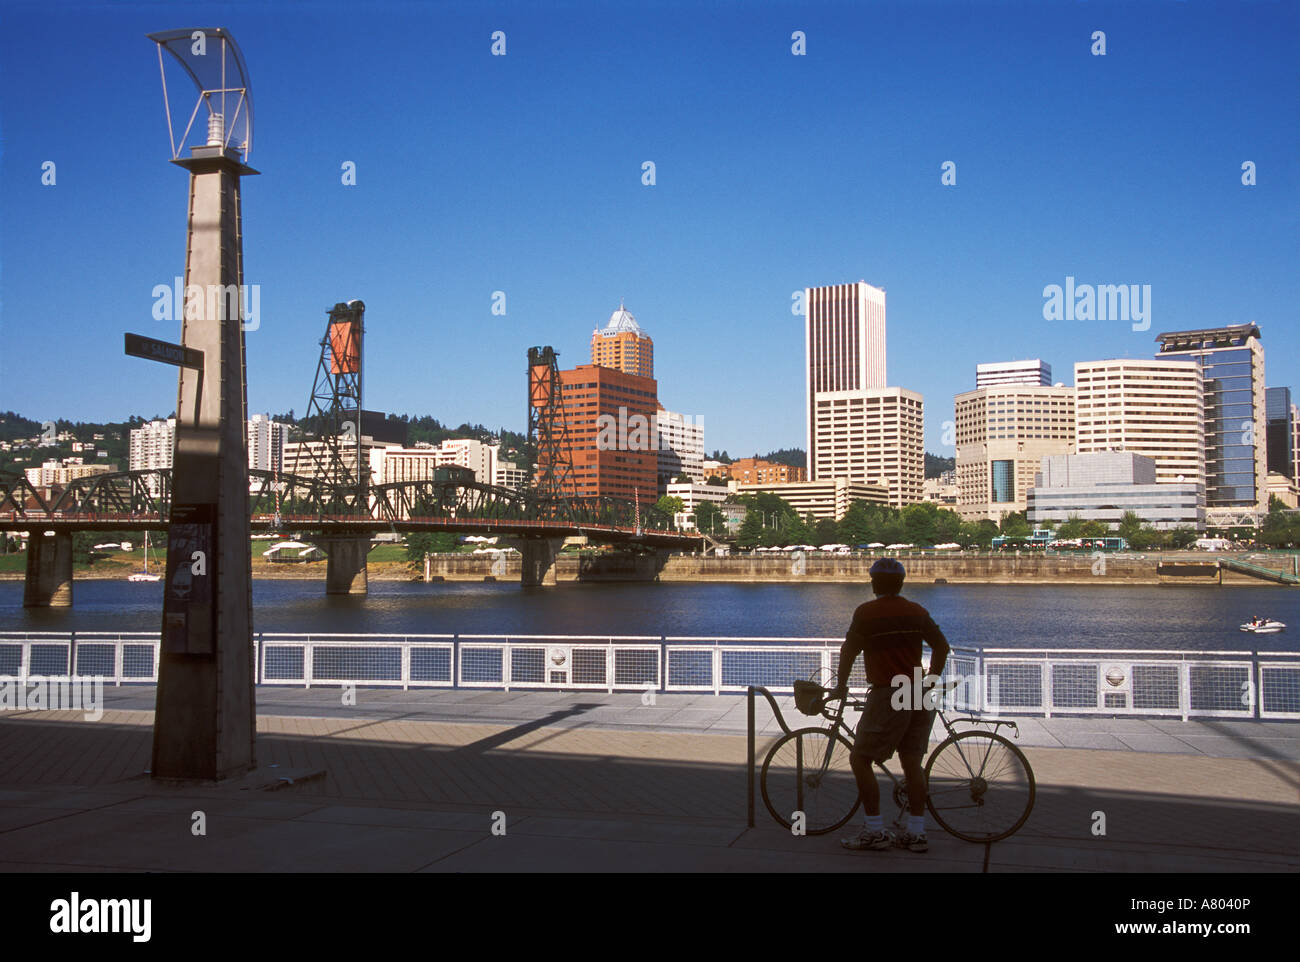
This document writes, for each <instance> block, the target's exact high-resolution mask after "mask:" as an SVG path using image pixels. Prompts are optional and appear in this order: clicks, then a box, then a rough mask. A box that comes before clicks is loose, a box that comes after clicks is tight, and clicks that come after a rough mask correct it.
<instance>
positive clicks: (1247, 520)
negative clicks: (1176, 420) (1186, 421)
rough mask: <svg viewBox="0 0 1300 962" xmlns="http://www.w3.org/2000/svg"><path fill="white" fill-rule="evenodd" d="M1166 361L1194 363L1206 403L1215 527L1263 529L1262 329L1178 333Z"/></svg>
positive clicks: (1165, 339) (1208, 507) (1209, 503)
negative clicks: (1243, 526) (1259, 524)
mask: <svg viewBox="0 0 1300 962" xmlns="http://www.w3.org/2000/svg"><path fill="white" fill-rule="evenodd" d="M1156 340H1157V341H1158V342H1159V344H1160V350H1159V353H1158V354H1157V355H1156V356H1157V358H1158V359H1160V360H1188V361H1194V362H1196V364H1198V365H1199V366H1200V368H1201V377H1202V384H1203V395H1204V398H1205V511H1206V521H1207V523H1208V524H1210V525H1212V526H1220V525H1237V524H1252V525H1253V524H1257V523H1258V522H1259V521H1260V520H1262V516H1263V514H1264V513H1266V512H1267V511H1268V450H1267V447H1268V446H1267V440H1266V439H1267V430H1266V427H1267V421H1266V416H1265V403H1264V402H1265V391H1264V348H1263V345H1262V344H1261V343H1260V334H1259V327H1258V326H1256V325H1255V324H1235V325H1231V326H1228V327H1216V328H1201V329H1197V330H1191V331H1172V332H1169V333H1165V334H1160V335H1158V336H1157V337H1156Z"/></svg>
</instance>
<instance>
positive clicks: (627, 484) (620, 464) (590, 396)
mask: <svg viewBox="0 0 1300 962" xmlns="http://www.w3.org/2000/svg"><path fill="white" fill-rule="evenodd" d="M559 374H560V385H561V392H562V397H563V402H564V418H565V427H566V429H567V431H568V436H569V443H570V446H571V447H570V451H571V454H570V457H571V459H572V462H573V480H574V486H573V489H572V490H571V491H570V494H572V495H574V496H576V497H593V496H605V497H611V498H620V499H623V500H626V501H631V500H633V499H634V498H638V499H639V500H640V501H641V503H642V504H646V505H651V504H654V502H655V500H656V498H657V496H658V495H657V488H658V465H659V446H658V435H657V433H656V427H655V412H656V411H657V410H658V408H659V401H658V396H657V395H658V391H659V387H658V384H657V383H656V382H655V380H654V378H649V377H639V376H637V375H635V374H625V373H624V372H622V371H617V370H613V369H612V368H608V367H602V366H600V365H596V364H581V365H579V366H578V367H576V368H573V369H572V370H569V371H560V372H559Z"/></svg>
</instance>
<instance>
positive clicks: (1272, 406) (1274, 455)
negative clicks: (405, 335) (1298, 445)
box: [1264, 387, 1295, 479]
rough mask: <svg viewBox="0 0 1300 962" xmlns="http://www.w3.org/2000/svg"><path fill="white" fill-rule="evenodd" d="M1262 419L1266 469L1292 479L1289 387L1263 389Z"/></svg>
mask: <svg viewBox="0 0 1300 962" xmlns="http://www.w3.org/2000/svg"><path fill="white" fill-rule="evenodd" d="M1264 419H1265V421H1266V422H1267V427H1266V428H1265V434H1266V436H1267V441H1268V470H1269V471H1270V472H1273V471H1276V472H1277V473H1278V474H1282V475H1286V476H1287V477H1288V478H1292V479H1294V462H1295V452H1294V451H1292V449H1291V438H1292V434H1293V433H1294V429H1293V426H1292V424H1291V389H1290V388H1289V387H1271V388H1267V389H1266V390H1265V391H1264Z"/></svg>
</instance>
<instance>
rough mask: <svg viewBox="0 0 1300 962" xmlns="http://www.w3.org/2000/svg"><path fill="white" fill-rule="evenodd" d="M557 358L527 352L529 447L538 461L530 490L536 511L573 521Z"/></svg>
mask: <svg viewBox="0 0 1300 962" xmlns="http://www.w3.org/2000/svg"><path fill="white" fill-rule="evenodd" d="M557 357H558V355H557V354H556V353H555V351H554V349H552V348H551V347H549V346H548V347H530V348H529V349H528V444H529V446H530V447H531V448H532V449H533V451H534V452H535V453H536V458H537V473H536V474H535V475H534V477H533V490H534V492H535V493H536V495H537V497H538V499H539V509H540V510H541V511H542V513H543V514H544V515H549V516H551V517H555V518H572V517H573V505H572V503H571V501H570V497H571V496H572V495H573V494H574V493H575V491H576V489H575V486H574V481H573V461H572V458H573V455H572V450H573V449H572V445H571V442H570V440H569V431H568V421H567V419H566V418H565V416H564V401H563V391H562V389H561V385H560V367H559V363H558V361H557V360H556V358H557Z"/></svg>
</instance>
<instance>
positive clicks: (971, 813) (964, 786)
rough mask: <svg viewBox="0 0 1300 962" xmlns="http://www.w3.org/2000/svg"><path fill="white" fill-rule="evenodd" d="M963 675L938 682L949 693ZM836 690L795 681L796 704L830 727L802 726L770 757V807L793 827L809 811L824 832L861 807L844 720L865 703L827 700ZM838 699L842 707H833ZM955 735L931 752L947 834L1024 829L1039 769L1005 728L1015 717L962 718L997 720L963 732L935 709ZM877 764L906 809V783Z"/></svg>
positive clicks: (811, 824)
mask: <svg viewBox="0 0 1300 962" xmlns="http://www.w3.org/2000/svg"><path fill="white" fill-rule="evenodd" d="M960 683H961V682H960V679H955V680H951V681H948V682H943V683H941V684H940V685H938V686H936V689H935V690H936V691H937V692H938V693H939V694H940V695H948V694H950V693H951V692H952V691H953V690H954V689H955V688H956V687H957V686H958V685H959V684H960ZM828 692H829V689H828V688H826V687H823V686H822V685H820V684H818V683H817V682H815V681H796V682H795V683H794V696H795V707H796V708H798V709H799V711H800V712H802V713H803V714H805V715H810V716H816V715H820V716H822V717H824V718H826V719H827V720H828V721H830V727H828V728H799V729H796V730H794V731H791V732H789V733H787V734H786V735H784V736H782V737H781V738H780V739H778V740H777V742H776V744H774V745H773V746H772V748H771V750H770V751H768V753H767V758H766V759H764V761H763V771H762V775H761V776H760V786H761V789H762V793H763V804H765V805H766V806H767V810H768V811H769V812H770V813H771V814H772V817H773V818H775V819H776V820H777V821H778V822H780V823H781V824H782V825H784V826H785V827H786V828H791V827H792V826H793V825H794V821H793V817H794V814H795V813H796V812H801V813H803V816H804V821H803V828H804V831H805V833H806V834H808V835H825V834H826V833H827V832H833V831H835V830H836V829H837V828H840V827H841V826H843V825H844V824H845V823H847V822H848V821H849V819H851V818H852V817H853V815H854V813H855V812H857V810H858V806H860V805H861V804H862V799H861V798H860V797H859V796H858V785H857V781H856V779H855V778H854V777H853V770H852V768H851V767H850V765H849V753H850V751H851V750H852V747H853V738H854V736H855V732H854V731H853V730H852V729H850V728H849V726H848V725H847V724H846V723H845V722H844V712H845V710H846V709H847V708H850V707H851V708H855V709H857V710H859V711H862V710H864V709H865V707H866V702H865V701H856V700H851V699H850V698H848V697H845V698H840V699H831V698H827V697H826V695H827V693H828ZM834 701H838V702H839V708H838V709H837V710H830V709H828V706H829V705H830V704H831V703H832V702H834ZM936 714H937V716H938V718H939V720H940V721H941V722H942V723H943V727H944V729H945V730H946V731H947V733H948V737H947V738H946V739H944V740H943V741H942V742H941V743H940V744H939V745H938V747H936V748H935V749H934V751H933V752H931V753H930V757H929V759H928V760H927V761H926V765H925V776H926V783H927V785H928V786H929V797H928V798H927V799H926V807H927V808H928V809H929V811H930V814H931V815H933V816H934V820H935V822H937V823H938V824H939V826H940V827H942V828H943V829H944V830H945V831H947V832H948V833H949V834H951V835H955V836H956V837H957V838H959V839H962V840H963V841H967V842H997V841H1000V840H1001V839H1004V838H1007V837H1008V836H1010V835H1013V834H1014V833H1015V832H1017V831H1019V830H1020V828H1021V826H1023V825H1024V824H1025V822H1026V821H1027V820H1028V819H1029V813H1030V811H1032V810H1033V807H1034V793H1035V783H1034V771H1033V769H1032V768H1031V767H1030V765H1029V760H1028V759H1026V758H1025V756H1024V753H1023V752H1021V751H1020V749H1019V748H1017V747H1016V746H1015V745H1013V744H1012V743H1011V742H1010V740H1008V739H1007V738H1006V737H1004V736H1003V735H1001V734H1000V733H999V729H1000V728H1002V727H1003V726H1008V727H1010V728H1011V730H1012V731H1013V732H1015V733H1016V734H1017V735H1018V734H1019V731H1020V729H1019V727H1018V726H1017V725H1016V723H1015V722H1014V721H1009V720H1007V719H1000V718H989V719H981V718H976V717H974V716H973V715H972V716H971V717H970V718H966V719H958V722H961V721H967V722H970V723H974V724H984V725H992V726H993V730H992V731H984V730H979V729H975V730H966V731H957V730H956V729H954V728H953V724H952V722H950V721H949V720H948V717H947V715H946V714H945V713H944V711H943V710H942V708H940V709H939V710H938V711H937V712H936ZM875 764H876V767H877V768H879V769H880V770H881V771H882V772H884V773H885V774H886V775H888V776H889V779H890V781H891V782H893V785H894V790H893V798H894V803H895V804H896V805H898V807H899V810H900V815H901V814H902V813H905V812H907V810H908V809H907V786H906V784H905V783H904V782H903V781H900V780H899V779H898V778H897V777H896V776H895V775H894V773H893V772H891V771H890V770H889V769H888V768H886V767H885V766H884V764H883V763H881V762H876V763H875Z"/></svg>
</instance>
